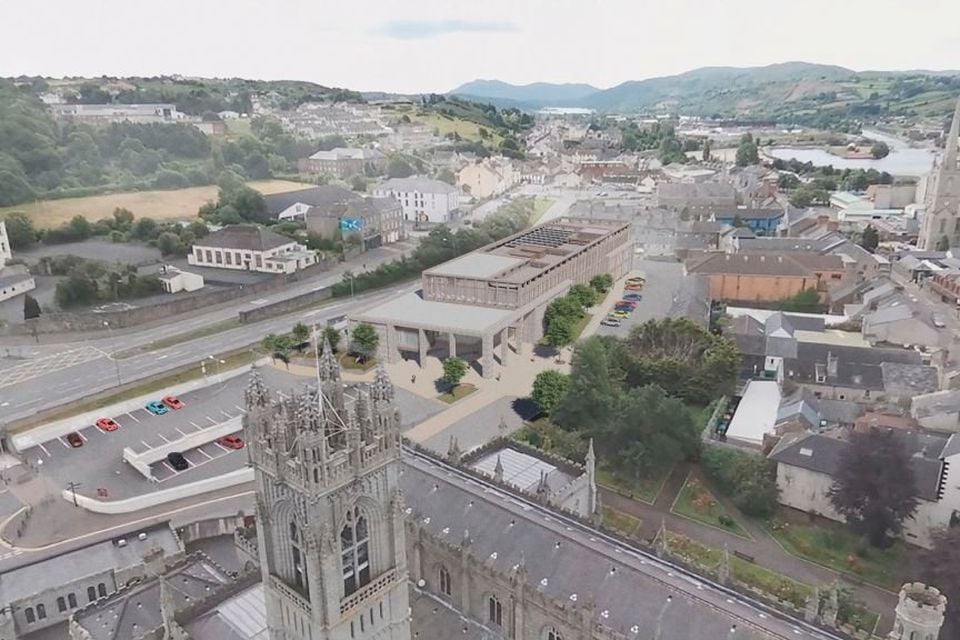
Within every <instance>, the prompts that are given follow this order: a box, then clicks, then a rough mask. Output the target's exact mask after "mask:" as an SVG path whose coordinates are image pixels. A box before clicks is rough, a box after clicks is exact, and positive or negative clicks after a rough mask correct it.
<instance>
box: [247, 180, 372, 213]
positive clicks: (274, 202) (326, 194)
mask: <svg viewBox="0 0 960 640" xmlns="http://www.w3.org/2000/svg"><path fill="white" fill-rule="evenodd" d="M359 199H360V196H358V195H357V194H356V193H354V192H352V191H348V190H347V189H344V188H343V187H338V186H336V185H333V184H325V185H321V186H319V187H311V188H310V189H299V190H297V191H287V192H286V193H273V194H270V195H268V196H263V201H264V202H265V203H266V205H267V212H269V213H270V215H271V216H273V217H276V216H278V215H279V214H280V213H281V212H283V211H286V210H287V209H289V208H290V207H292V206H293V205H295V204H306V205H309V206H311V207H326V206H330V205H332V204H337V203H340V202H348V201H350V200H359Z"/></svg>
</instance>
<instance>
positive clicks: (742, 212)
mask: <svg viewBox="0 0 960 640" xmlns="http://www.w3.org/2000/svg"><path fill="white" fill-rule="evenodd" d="M711 213H712V214H713V219H714V220H732V219H734V218H736V217H737V216H740V218H741V219H742V220H773V219H776V218H782V217H783V216H784V215H786V214H785V213H784V211H783V209H711Z"/></svg>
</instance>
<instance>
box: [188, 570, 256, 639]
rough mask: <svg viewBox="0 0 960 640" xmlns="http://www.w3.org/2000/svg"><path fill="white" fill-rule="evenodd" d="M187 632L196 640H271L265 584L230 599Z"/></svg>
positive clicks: (192, 623)
mask: <svg viewBox="0 0 960 640" xmlns="http://www.w3.org/2000/svg"><path fill="white" fill-rule="evenodd" d="M185 630H186V631H187V632H188V633H189V634H190V638H192V640H269V638H270V635H269V631H268V630H267V609H266V598H265V596H264V591H263V583H262V582H258V583H257V584H255V585H253V586H252V587H249V588H247V589H244V590H243V591H241V592H240V593H238V594H237V595H235V596H233V597H230V598H227V599H226V600H224V601H223V602H221V603H220V605H219V606H217V608H215V609H213V610H211V611H209V612H207V613H205V614H204V615H202V616H200V617H199V618H197V619H196V620H192V621H191V622H190V623H188V624H187V625H186V626H185Z"/></svg>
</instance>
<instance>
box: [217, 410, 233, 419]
mask: <svg viewBox="0 0 960 640" xmlns="http://www.w3.org/2000/svg"><path fill="white" fill-rule="evenodd" d="M220 413H222V414H223V415H224V416H226V417H227V419H230V418H232V417H233V415H231V414H229V413H227V412H226V411H224V410H223V409H220Z"/></svg>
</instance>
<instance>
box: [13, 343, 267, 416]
mask: <svg viewBox="0 0 960 640" xmlns="http://www.w3.org/2000/svg"><path fill="white" fill-rule="evenodd" d="M258 355H259V354H257V353H256V352H254V355H253V356H252V357H253V358H256V357H258ZM220 359H221V360H223V361H224V364H221V365H220V367H221V369H220V370H221V371H229V370H230V369H236V368H238V367H242V366H243V365H246V364H250V360H251V352H250V351H247V350H244V351H240V352H237V353H234V354H232V355H229V356H225V357H223V356H220ZM215 373H216V372H215V371H211V370H210V367H208V368H207V375H208V376H209V375H213V374H215ZM202 377H204V376H203V370H202V369H201V367H200V363H199V362H198V363H197V364H196V366H191V367H190V368H189V369H184V370H182V371H179V372H177V373H171V374H167V375H163V376H160V377H157V378H151V379H149V380H146V381H144V382H142V383H140V384H136V385H134V386H132V387H128V388H126V389H123V390H122V391H118V392H117V393H113V394H109V395H105V396H102V397H100V398H93V399H91V400H86V401H79V402H74V403H71V404H70V405H69V406H67V407H64V409H63V410H62V411H57V412H55V413H48V414H41V415H38V416H36V418H35V419H31V420H30V421H28V422H24V423H23V424H20V425H17V427H16V428H15V429H11V430H10V432H11V433H20V432H22V431H26V430H27V429H32V428H33V427H36V426H38V425H41V424H45V423H47V422H54V421H56V420H63V419H64V418H69V417H70V416H74V415H77V414H80V413H86V412H87V411H93V410H94V409H99V408H101V407H107V406H109V405H112V404H116V403H118V402H123V401H124V400H129V399H131V398H136V397H138V396H143V395H147V394H148V393H151V392H154V391H156V392H159V391H161V390H163V389H167V388H169V387H172V386H174V385H178V384H182V383H184V382H190V381H191V380H197V379H199V378H202Z"/></svg>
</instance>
